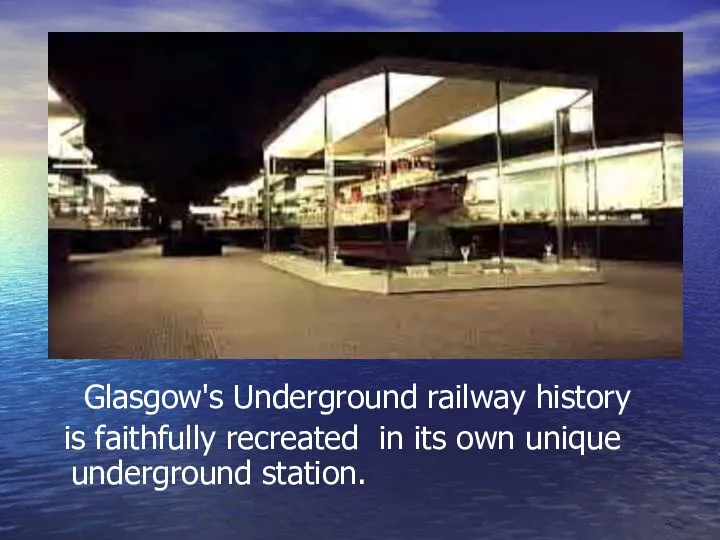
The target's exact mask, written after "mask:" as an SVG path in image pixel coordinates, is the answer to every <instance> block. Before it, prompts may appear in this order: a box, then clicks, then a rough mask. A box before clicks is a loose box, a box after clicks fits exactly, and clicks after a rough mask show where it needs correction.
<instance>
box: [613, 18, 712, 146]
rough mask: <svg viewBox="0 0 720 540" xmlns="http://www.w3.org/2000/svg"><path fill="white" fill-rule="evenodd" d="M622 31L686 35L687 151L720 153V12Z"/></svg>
mask: <svg viewBox="0 0 720 540" xmlns="http://www.w3.org/2000/svg"><path fill="white" fill-rule="evenodd" d="M620 30H625V31H648V32H682V33H683V77H684V90H685V92H684V93H685V113H686V117H685V119H684V122H683V124H684V125H683V131H684V132H685V136H686V140H685V149H687V150H688V151H691V152H703V153H713V154H720V120H719V119H720V84H718V83H719V81H718V77H720V10H712V11H706V12H703V13H699V14H697V15H694V16H692V17H689V18H687V19H683V20H681V21H677V22H674V23H669V24H659V25H652V26H640V27H623V28H621V29H620ZM688 114H691V115H692V116H688ZM698 115H701V116H698Z"/></svg>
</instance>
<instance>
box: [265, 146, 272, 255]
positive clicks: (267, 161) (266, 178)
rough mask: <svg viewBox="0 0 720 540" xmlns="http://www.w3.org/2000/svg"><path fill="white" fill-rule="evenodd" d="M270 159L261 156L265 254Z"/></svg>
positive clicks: (268, 208) (267, 241)
mask: <svg viewBox="0 0 720 540" xmlns="http://www.w3.org/2000/svg"><path fill="white" fill-rule="evenodd" d="M271 161H272V158H271V157H270V154H268V153H265V156H263V162H264V163H263V229H264V235H263V237H264V239H263V249H264V250H265V252H266V253H269V252H270V240H271V237H270V226H271V223H270V162H271Z"/></svg>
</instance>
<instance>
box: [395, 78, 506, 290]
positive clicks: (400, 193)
mask: <svg viewBox="0 0 720 540" xmlns="http://www.w3.org/2000/svg"><path fill="white" fill-rule="evenodd" d="M389 83H390V85H389V89H390V105H391V109H390V115H389V116H390V119H389V127H390V131H389V135H390V136H389V140H388V143H389V144H388V151H389V154H388V156H389V160H390V164H391V172H392V174H391V177H390V185H391V191H392V201H391V206H392V231H393V235H392V246H393V248H392V249H393V251H392V253H393V260H392V263H393V264H392V269H393V280H394V282H395V284H398V283H402V282H403V280H404V281H405V282H409V281H412V282H413V283H414V284H415V285H407V286H408V287H413V286H419V285H418V284H419V283H420V282H421V281H422V280H426V281H428V280H429V281H428V282H432V283H433V287H434V288H445V287H452V286H453V285H452V281H453V280H455V279H456V278H457V279H462V276H468V275H477V274H483V273H497V272H498V271H499V262H498V256H499V234H498V183H497V141H496V124H497V112H496V111H497V109H496V107H495V103H496V84H495V82H494V81H483V80H474V79H457V78H441V77H430V76H425V75H414V74H408V73H390V74H389Z"/></svg>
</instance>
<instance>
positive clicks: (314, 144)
mask: <svg viewBox="0 0 720 540" xmlns="http://www.w3.org/2000/svg"><path fill="white" fill-rule="evenodd" d="M263 184H264V185H263V192H262V193H261V196H260V201H261V204H262V215H263V220H264V228H265V245H266V249H267V250H269V251H281V252H292V253H294V254H297V255H299V256H302V257H306V258H309V259H312V260H315V261H325V260H326V257H325V252H326V244H327V205H326V201H327V195H326V193H325V184H326V172H325V98H324V96H323V97H321V98H319V99H318V100H317V101H316V102H315V103H313V104H312V105H311V106H310V107H308V109H307V110H305V112H304V113H303V114H301V115H300V117H298V118H297V119H296V120H295V121H294V122H292V123H291V124H290V125H289V126H288V127H287V128H286V129H285V130H284V131H283V132H282V133H280V134H279V135H278V137H277V138H276V139H275V140H274V141H273V142H272V143H271V144H270V145H269V146H268V148H267V157H266V160H265V174H264V179H263Z"/></svg>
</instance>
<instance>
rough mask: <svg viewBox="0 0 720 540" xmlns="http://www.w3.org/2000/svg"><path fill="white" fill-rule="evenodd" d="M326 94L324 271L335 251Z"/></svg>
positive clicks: (331, 171) (330, 133)
mask: <svg viewBox="0 0 720 540" xmlns="http://www.w3.org/2000/svg"><path fill="white" fill-rule="evenodd" d="M328 112H329V109H328V95H327V94H325V96H324V97H323V115H324V131H325V151H324V153H323V155H324V159H325V226H326V227H327V247H326V249H327V253H326V254H325V271H326V272H327V271H328V269H329V267H330V265H331V264H332V263H333V261H334V258H335V257H334V255H333V254H334V253H335V247H336V246H335V162H334V156H333V144H332V129H331V128H332V126H331V124H330V118H329V115H328Z"/></svg>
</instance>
